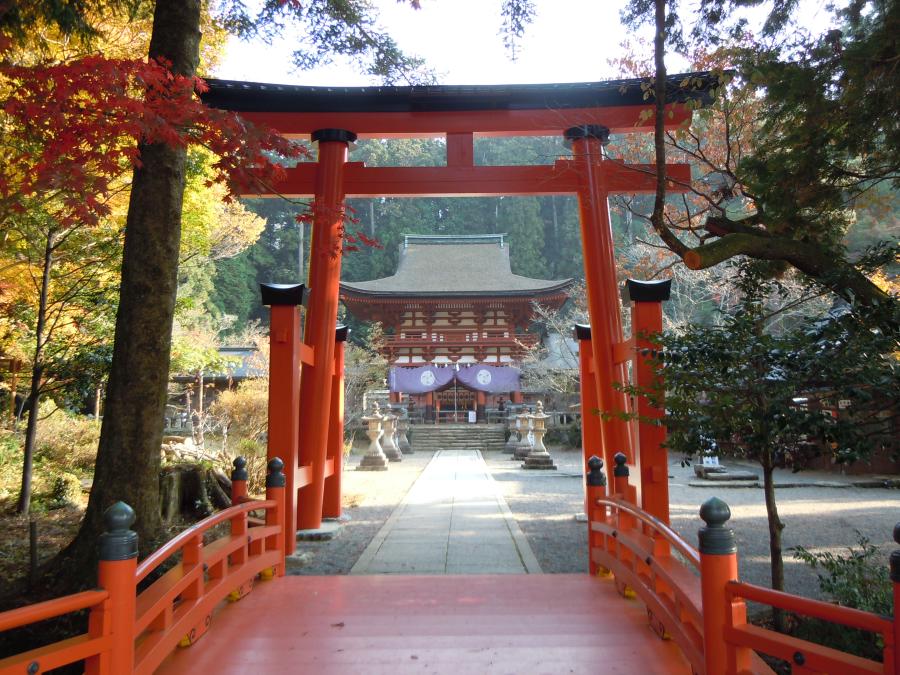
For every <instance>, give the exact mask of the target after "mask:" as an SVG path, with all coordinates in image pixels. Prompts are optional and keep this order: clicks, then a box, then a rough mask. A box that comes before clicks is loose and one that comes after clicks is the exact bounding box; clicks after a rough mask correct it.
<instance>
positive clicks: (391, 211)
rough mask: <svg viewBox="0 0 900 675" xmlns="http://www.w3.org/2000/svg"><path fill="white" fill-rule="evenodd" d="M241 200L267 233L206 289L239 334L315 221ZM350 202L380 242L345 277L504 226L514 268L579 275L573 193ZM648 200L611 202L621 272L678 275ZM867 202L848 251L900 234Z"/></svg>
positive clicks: (709, 294) (295, 206)
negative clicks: (429, 238)
mask: <svg viewBox="0 0 900 675" xmlns="http://www.w3.org/2000/svg"><path fill="white" fill-rule="evenodd" d="M614 145H615V140H614V141H613V146H614ZM613 152H615V149H614V148H613ZM567 154H568V151H567V149H566V147H565V145H564V144H563V141H562V139H557V138H547V137H535V138H491V139H478V140H476V144H475V161H476V163H477V164H502V165H514V164H551V163H553V162H554V161H555V160H556V159H558V158H560V157H565V156H567ZM444 157H445V145H444V142H443V140H440V139H409V140H392V141H361V142H360V143H358V144H357V145H356V147H355V148H354V149H353V150H352V152H351V155H350V159H351V161H364V162H365V163H366V164H367V165H368V166H434V165H439V164H442V163H443V162H444ZM673 198H676V197H673ZM626 200H627V201H628V203H629V206H628V207H627V208H626V207H625V205H624V202H625V201H626ZM245 203H246V206H247V208H248V209H249V210H251V211H253V212H255V213H256V214H258V215H259V216H261V217H262V218H264V219H265V220H266V227H265V230H264V232H263V233H262V234H261V236H260V238H259V240H258V241H257V242H256V243H255V244H254V245H253V246H251V247H249V248H248V249H246V250H245V251H244V252H242V253H241V254H240V255H238V256H235V257H233V258H228V259H224V260H219V261H217V262H216V265H215V279H214V289H213V291H212V293H211V295H210V301H211V303H212V304H213V305H214V310H213V311H214V312H215V313H221V314H226V315H232V316H234V317H235V321H234V322H233V323H232V324H231V325H232V331H233V332H238V331H240V329H241V327H242V326H244V325H246V323H247V322H248V321H252V320H255V319H258V320H260V321H261V322H262V323H266V322H267V320H268V311H267V310H266V309H265V308H264V307H262V306H261V305H260V303H259V283H260V282H278V283H288V282H296V281H298V280H302V279H305V277H306V269H307V267H306V266H307V265H308V255H309V237H310V232H309V230H310V227H309V225H308V224H304V225H301V224H300V223H298V222H297V220H296V216H297V214H299V213H301V212H303V210H304V205H303V203H299V202H298V203H291V202H289V201H286V200H284V199H280V198H276V199H248V200H246V201H245ZM348 203H349V206H350V208H351V212H350V217H351V218H353V219H354V221H355V223H352V224H350V226H349V227H348V230H350V231H352V230H353V229H355V230H359V231H362V232H363V233H364V234H365V235H366V236H368V237H371V238H373V239H376V240H377V241H378V242H379V244H380V248H372V247H368V246H365V245H362V244H360V245H358V247H357V249H358V250H348V251H346V252H345V254H344V258H343V263H342V278H343V279H345V280H348V281H361V280H368V279H375V278H379V277H384V276H389V275H391V274H393V273H394V270H395V269H396V266H397V259H398V254H399V245H400V243H401V242H402V236H403V235H404V234H484V233H501V232H505V233H507V234H508V235H509V242H510V258H511V263H512V270H513V272H514V273H516V274H521V275H524V276H530V277H535V278H545V279H561V278H567V277H573V278H581V277H582V276H583V267H582V257H581V241H580V235H579V230H578V205H577V201H576V199H575V197H574V196H572V197H568V196H567V197H560V196H556V197H550V196H547V197H500V198H442V199H434V198H425V199H402V198H382V199H351V200H349V201H348ZM652 204H653V201H652V196H650V195H645V196H638V197H633V198H625V197H623V198H615V199H613V200H612V205H611V212H612V221H613V232H614V235H615V238H616V243H617V252H618V254H619V264H620V275H622V276H624V275H634V276H638V277H642V278H648V277H650V276H651V275H653V274H655V273H662V274H663V275H665V276H670V275H672V273H673V271H672V268H669V269H665V268H667V266H669V265H670V264H671V263H672V262H673V258H672V256H671V255H670V254H669V253H668V252H667V251H660V250H659V249H656V248H654V247H653V246H652V243H653V242H654V241H655V237H653V236H651V235H650V233H649V228H648V225H647V222H646V220H645V219H644V218H642V217H641V214H649V212H650V210H651V209H652ZM861 206H863V207H865V208H863V209H862V210H861V211H860V213H859V215H858V221H857V225H856V226H855V227H854V228H853V230H852V231H851V232H850V233H848V237H847V243H848V245H849V246H850V248H851V249H852V250H856V251H861V250H862V249H864V248H865V247H866V246H869V245H871V244H873V243H874V242H876V241H879V240H882V239H884V238H886V237H887V238H890V235H891V233H894V234H895V235H896V232H897V229H898V228H897V226H898V215H897V214H898V211H900V209H898V202H897V199H896V195H894V194H892V193H890V192H889V191H888V190H886V189H885V190H882V191H881V192H879V193H878V194H877V195H873V196H872V199H871V200H870V201H869V202H867V203H866V204H864V205H861ZM301 227H302V228H303V238H302V241H301V239H300V230H301ZM301 258H302V259H303V261H304V270H303V273H302V274H301V273H300V269H299V268H300V260H301ZM679 267H680V265H679ZM723 276H725V273H724V272H723V271H722V270H718V268H715V270H707V271H705V272H695V273H686V274H685V275H678V278H676V295H677V294H678V293H677V291H678V288H677V286H678V285H679V284H680V285H685V286H686V287H685V288H684V289H683V291H684V293H682V294H681V295H684V296H685V298H686V302H687V304H686V305H685V306H684V307H675V306H672V307H671V309H670V312H673V313H674V314H675V315H677V317H678V319H677V320H678V321H683V320H687V319H690V318H702V317H703V316H704V315H708V314H711V313H712V310H713V308H714V307H716V306H718V305H720V304H721V300H722V289H721V288H716V286H719V285H720V284H721V282H724V281H725V280H724V279H721V277H723ZM688 287H689V288H688ZM689 290H690V293H688V291H689ZM688 295H690V296H691V297H690V299H689V301H688V299H687V296H688ZM676 304H677V302H676ZM687 315H691V316H687Z"/></svg>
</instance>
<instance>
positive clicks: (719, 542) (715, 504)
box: [699, 497, 737, 555]
mask: <svg viewBox="0 0 900 675" xmlns="http://www.w3.org/2000/svg"><path fill="white" fill-rule="evenodd" d="M700 517H701V518H702V519H703V522H705V523H706V526H705V527H701V528H700V533H699V538H700V553H704V554H709V555H729V554H732V553H736V552H737V544H736V542H735V538H734V530H732V529H731V528H730V527H725V523H727V522H728V520H729V519H730V518H731V509H730V508H728V504H726V503H725V502H723V501H722V500H721V499H719V498H718V497H710V498H709V499H707V500H706V501H705V502H703V505H702V506H701V507H700Z"/></svg>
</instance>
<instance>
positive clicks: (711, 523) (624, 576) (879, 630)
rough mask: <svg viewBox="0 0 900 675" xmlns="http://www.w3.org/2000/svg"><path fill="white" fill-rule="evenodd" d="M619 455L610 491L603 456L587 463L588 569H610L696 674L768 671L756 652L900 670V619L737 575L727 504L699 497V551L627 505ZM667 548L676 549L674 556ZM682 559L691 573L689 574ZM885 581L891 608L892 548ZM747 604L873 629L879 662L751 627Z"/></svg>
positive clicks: (897, 536)
mask: <svg viewBox="0 0 900 675" xmlns="http://www.w3.org/2000/svg"><path fill="white" fill-rule="evenodd" d="M621 459H624V456H622V457H619V456H617V458H616V462H617V464H618V465H619V466H617V469H618V470H619V471H618V472H617V473H615V478H614V480H615V486H614V490H615V493H614V495H612V496H607V494H606V478H605V474H603V462H602V461H601V460H600V459H599V458H596V457H592V458H591V459H590V460H589V461H588V473H587V497H588V501H587V506H588V510H589V513H588V527H589V530H588V536H589V548H590V562H591V573H592V574H593V573H597V574H600V575H603V574H604V573H611V574H612V575H613V576H614V577H615V583H616V589H617V590H618V591H619V592H620V593H621V594H622V595H624V596H626V597H634V596H638V597H640V599H641V600H642V601H643V603H644V604H645V605H646V607H647V614H648V618H649V620H650V625H651V627H652V628H653V629H654V630H655V631H656V633H657V634H659V635H660V636H661V637H662V636H667V637H671V638H672V639H673V640H674V641H675V643H676V644H677V645H678V646H679V648H680V649H681V651H682V653H683V654H684V656H685V658H686V659H687V660H688V661H689V662H690V664H691V667H692V670H693V671H694V672H695V673H698V674H701V675H718V674H719V673H723V674H729V675H750V674H754V675H760V674H762V673H768V674H771V673H772V670H771V668H770V667H769V666H768V665H767V664H766V663H765V662H764V661H763V660H762V658H760V656H759V655H758V653H759V654H766V655H769V656H773V657H776V658H779V659H783V660H785V661H788V662H791V663H792V664H793V667H794V668H795V671H794V672H801V671H802V672H803V673H809V674H810V675H813V674H817V673H818V674H824V673H841V674H842V675H874V674H876V673H880V674H882V675H900V654H898V652H900V624H898V621H897V620H896V619H895V618H892V617H885V616H880V615H877V614H874V613H871V612H865V611H862V610H858V609H854V608H850V607H844V606H841V605H836V604H833V603H829V602H825V601H822V600H813V599H811V598H804V597H801V596H797V595H792V594H790V593H785V592H782V591H776V590H772V589H770V588H765V587H763V586H757V585H755V584H749V583H745V582H741V581H738V580H737V577H738V566H737V547H736V542H735V536H734V531H733V530H732V529H731V528H728V527H726V523H727V522H728V520H729V519H730V518H731V511H730V509H729V508H728V505H727V504H725V503H724V502H723V501H721V500H719V499H717V498H715V497H713V498H711V499H709V500H707V501H706V502H704V504H703V506H702V507H701V508H700V517H701V519H702V520H703V521H704V523H705V526H704V527H702V528H701V529H700V531H699V540H700V546H699V549H694V548H693V547H692V546H690V545H689V544H687V542H685V541H684V539H682V538H681V537H680V536H679V535H678V534H677V533H675V532H674V531H673V530H672V529H671V528H670V527H669V526H668V525H667V524H666V523H664V522H662V521H661V520H660V519H659V518H657V517H655V516H653V515H651V514H649V513H647V512H645V511H644V510H643V509H641V508H640V507H639V506H637V505H636V504H635V502H634V500H635V499H636V493H635V491H634V489H633V486H631V485H630V484H629V482H628V470H627V466H625V463H624V462H622V461H620V460H621ZM894 540H895V541H896V542H897V543H898V544H900V523H898V524H897V526H896V527H895V528H894ZM673 550H677V551H678V552H680V553H681V556H679V557H678V558H676V557H674V556H672V555H671V553H672V551H673ZM689 566H692V567H694V568H695V569H696V571H697V572H699V575H697V574H691V573H688V571H687V568H688V567H689ZM891 580H892V582H893V585H894V604H895V612H896V608H897V607H900V550H898V551H895V552H894V553H893V554H892V555H891ZM747 602H755V603H760V604H763V605H768V606H770V607H773V608H779V609H782V610H785V611H789V612H793V613H795V614H799V615H803V616H808V617H812V618H815V619H819V620H822V621H828V622H830V623H833V624H837V625H839V626H845V627H847V628H854V629H858V630H862V631H867V632H870V633H874V634H875V635H877V636H879V637H880V639H881V641H882V644H883V649H882V654H883V660H882V662H879V661H876V660H874V659H869V658H864V657H861V656H856V655H853V654H850V653H847V652H844V651H841V650H839V649H835V648H831V647H826V646H823V645H820V644H816V643H815V642H811V641H809V640H804V639H801V638H797V637H794V636H792V635H788V634H784V633H779V632H777V631H774V630H770V629H767V628H765V627H761V626H756V625H753V624H750V623H749V622H748V621H747V609H746V603H747ZM895 616H896V615H895ZM757 652H758V653H757Z"/></svg>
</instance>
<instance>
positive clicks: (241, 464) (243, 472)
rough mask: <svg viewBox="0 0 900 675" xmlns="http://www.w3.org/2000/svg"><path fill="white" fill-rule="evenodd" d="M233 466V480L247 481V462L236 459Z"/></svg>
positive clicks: (241, 458) (242, 459)
mask: <svg viewBox="0 0 900 675" xmlns="http://www.w3.org/2000/svg"><path fill="white" fill-rule="evenodd" d="M232 465H233V466H234V470H233V471H232V472H231V480H247V460H246V459H244V458H243V457H235V458H234V461H233V462H232Z"/></svg>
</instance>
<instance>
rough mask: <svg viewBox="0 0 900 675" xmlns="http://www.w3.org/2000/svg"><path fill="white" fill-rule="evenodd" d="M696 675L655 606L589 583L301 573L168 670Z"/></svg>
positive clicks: (244, 605)
mask: <svg viewBox="0 0 900 675" xmlns="http://www.w3.org/2000/svg"><path fill="white" fill-rule="evenodd" d="M157 672H158V673H161V674H163V675H179V674H187V673H216V674H217V675H226V674H229V673H230V674H235V675H237V674H239V673H240V674H241V675H244V674H248V673H263V672H268V673H316V675H324V674H330V673H354V674H357V673H359V674H364V675H369V674H372V675H376V674H378V673H385V674H388V673H390V674H391V675H395V674H400V673H452V674H453V675H464V674H466V673H516V674H524V673H528V674H531V673H592V674H593V673H622V674H633V673H640V674H641V675H651V674H655V673H658V674H660V675H661V674H663V673H684V674H688V675H689V673H690V668H689V666H688V665H687V662H686V661H685V659H684V657H683V656H682V655H681V652H680V651H679V650H678V648H677V647H676V646H675V645H674V644H672V643H671V642H663V641H661V640H660V639H659V638H658V637H657V636H656V635H655V634H654V633H653V632H652V631H651V630H650V629H649V628H648V626H647V619H646V613H645V610H644V607H643V605H642V604H640V603H639V602H636V601H633V600H631V601H629V600H624V599H623V598H621V597H620V596H619V595H618V594H617V593H616V592H615V590H614V588H613V585H612V583H611V582H610V581H607V580H603V579H596V578H591V577H589V576H587V575H579V574H556V575H549V574H538V575H478V576H400V575H384V576H331V577H307V576H291V577H284V578H282V579H278V580H277V581H274V582H271V583H257V585H256V588H255V590H254V591H253V593H251V594H250V595H249V596H247V597H245V598H244V599H243V600H241V601H240V602H239V603H238V604H236V605H229V606H226V607H224V608H223V609H222V611H220V612H219V613H217V614H216V615H215V616H214V617H213V621H212V625H211V626H210V630H209V632H208V633H207V634H206V635H205V636H204V637H203V638H202V639H201V640H200V641H199V642H198V643H197V644H195V645H194V646H193V647H190V648H189V649H182V650H179V651H177V652H176V653H175V654H174V655H173V656H172V657H170V658H169V659H168V660H167V661H166V662H165V663H164V664H163V666H162V667H161V668H160V669H159V671H157Z"/></svg>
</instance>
